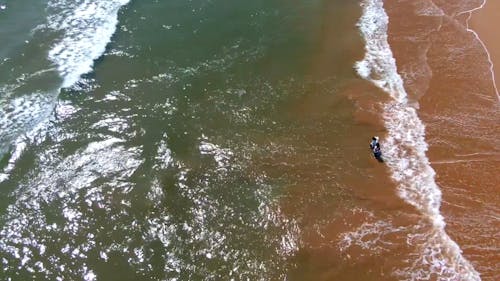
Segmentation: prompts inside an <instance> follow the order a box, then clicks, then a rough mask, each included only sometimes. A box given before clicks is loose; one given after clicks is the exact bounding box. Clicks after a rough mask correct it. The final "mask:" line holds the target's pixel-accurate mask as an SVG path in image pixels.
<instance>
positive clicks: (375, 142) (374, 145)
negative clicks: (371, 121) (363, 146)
mask: <svg viewBox="0 0 500 281" xmlns="http://www.w3.org/2000/svg"><path fill="white" fill-rule="evenodd" d="M377 144H378V137H373V138H372V141H371V142H370V149H371V150H373V149H375V147H376V146H377Z"/></svg>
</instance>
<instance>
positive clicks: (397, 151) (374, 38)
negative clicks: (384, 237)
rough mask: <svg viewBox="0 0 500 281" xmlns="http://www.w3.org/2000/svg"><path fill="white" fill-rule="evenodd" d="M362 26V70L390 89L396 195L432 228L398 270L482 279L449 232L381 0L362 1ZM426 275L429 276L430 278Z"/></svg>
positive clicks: (388, 149)
mask: <svg viewBox="0 0 500 281" xmlns="http://www.w3.org/2000/svg"><path fill="white" fill-rule="evenodd" d="M362 8H363V15H362V17H361V19H360V20H359V23H358V25H359V28H360V30H361V33H362V35H363V37H364V39H365V42H366V46H365V50H366V54H365V57H364V59H363V60H362V61H359V62H357V63H356V65H355V67H356V70H357V72H358V74H359V75H360V76H361V77H362V78H364V79H366V80H369V81H371V82H372V83H374V84H375V85H376V86H377V87H379V88H381V89H382V90H384V91H385V92H386V93H388V94H389V96H390V97H391V100H390V101H388V102H387V103H386V104H385V105H384V112H383V118H384V123H385V127H386V129H387V132H388V133H387V136H386V138H385V140H384V143H385V146H384V148H385V155H386V158H387V159H386V160H387V161H386V162H387V164H388V166H389V168H390V170H391V172H392V178H393V179H394V181H395V182H396V183H397V184H398V195H399V196H400V197H401V198H402V199H404V200H405V201H406V202H408V203H409V204H411V205H413V206H414V207H416V208H417V209H418V210H419V211H420V212H421V213H422V215H423V216H424V217H425V218H426V221H427V222H428V223H429V224H430V225H431V227H430V230H427V231H426V233H422V234H421V235H420V237H419V239H418V241H419V246H418V247H417V248H418V249H417V251H418V255H417V256H415V257H414V259H415V260H414V261H413V262H412V261H410V262H409V263H410V265H409V266H408V268H405V269H398V270H396V272H395V274H396V275H398V276H400V277H402V278H405V279H407V280H422V278H423V279H426V278H429V277H430V276H432V275H434V274H435V276H436V278H437V280H480V277H479V273H478V272H477V271H476V270H475V269H474V268H473V266H472V265H471V264H470V263H469V262H468V261H467V260H466V259H465V258H464V257H463V256H462V254H461V252H462V251H461V249H460V248H459V246H458V245H457V244H456V243H455V242H454V241H453V240H451V238H450V237H449V236H448V235H447V234H446V232H445V222H444V219H443V216H442V215H441V213H440V211H439V208H440V205H441V190H440V189H439V187H438V186H437V184H436V182H435V180H434V176H435V172H434V170H433V169H432V167H431V166H430V164H429V160H428V158H427V156H426V154H425V153H426V151H427V143H426V142H425V126H424V124H423V123H422V121H421V120H420V119H419V118H418V115H417V111H416V109H415V108H414V107H412V106H411V105H410V103H409V102H408V98H407V93H406V91H405V88H404V85H403V80H402V79H401V77H400V75H399V74H398V72H397V67H396V61H395V59H394V57H393V55H392V51H391V49H390V46H389V43H388V42H387V27H388V21H389V19H388V16H387V14H386V12H385V10H384V7H383V1H382V0H365V1H363V2H362ZM426 280H427V279H426Z"/></svg>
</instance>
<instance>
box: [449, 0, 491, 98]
mask: <svg viewBox="0 0 500 281" xmlns="http://www.w3.org/2000/svg"><path fill="white" fill-rule="evenodd" d="M486 2H487V0H483V2H482V3H481V5H479V6H478V7H476V8H473V9H470V10H467V11H463V12H460V13H458V14H457V15H456V16H457V17H458V16H460V15H463V14H469V16H468V17H467V19H466V20H465V29H466V30H467V31H468V32H470V33H472V34H474V37H476V39H477V41H479V43H480V44H481V46H482V47H483V49H484V51H485V52H486V55H487V56H488V62H489V63H490V72H491V79H492V80H493V88H495V93H496V95H497V98H498V102H500V93H499V92H498V87H497V82H496V80H495V69H494V65H493V61H492V60H491V55H490V52H489V51H488V48H487V47H486V44H484V42H483V40H481V38H480V37H479V34H477V32H476V31H475V30H474V29H472V28H470V26H469V21H470V20H471V18H472V14H473V13H474V12H475V11H477V10H480V9H482V8H484V6H485V5H486Z"/></svg>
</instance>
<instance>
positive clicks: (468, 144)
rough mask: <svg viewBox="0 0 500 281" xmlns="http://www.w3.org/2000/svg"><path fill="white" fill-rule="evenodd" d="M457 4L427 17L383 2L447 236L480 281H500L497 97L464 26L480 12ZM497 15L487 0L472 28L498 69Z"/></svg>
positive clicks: (479, 48)
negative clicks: (425, 146) (438, 195)
mask: <svg viewBox="0 0 500 281" xmlns="http://www.w3.org/2000/svg"><path fill="white" fill-rule="evenodd" d="M459 2H460V3H455V4H453V5H451V4H447V3H438V4H436V6H434V7H433V8H432V9H431V8H429V9H428V10H427V13H421V12H420V11H419V10H418V9H417V8H416V6H414V5H413V4H412V3H406V4H405V3H399V2H397V1H387V2H385V7H386V9H387V11H388V14H389V18H390V25H389V41H390V44H391V49H392V51H393V53H394V57H395V58H396V61H397V65H398V72H399V73H400V75H401V76H402V78H403V80H404V83H405V89H406V90H407V92H408V94H409V97H410V98H412V99H414V100H415V101H416V102H418V109H419V110H418V114H419V116H420V118H421V119H422V121H423V122H424V124H425V126H426V132H425V138H426V141H427V143H428V145H429V149H428V151H427V156H428V157H429V160H430V162H431V166H432V168H433V169H434V170H435V172H436V176H435V179H436V183H437V185H438V186H439V188H440V190H441V192H442V202H441V208H440V210H441V213H442V214H443V216H444V219H445V222H446V232H447V234H448V235H449V236H450V237H451V238H452V239H453V240H454V241H455V242H456V243H457V244H458V246H459V247H460V248H461V250H462V251H463V256H464V258H465V259H466V260H468V261H470V262H471V264H472V265H473V266H474V268H475V269H476V270H477V271H478V272H479V274H480V276H481V279H482V280H498V277H499V272H498V268H497V267H496V265H497V264H498V262H499V259H498V249H499V246H500V241H499V240H498V238H493V237H495V235H494V231H495V229H498V227H499V225H498V220H496V219H495V214H498V207H497V206H498V202H499V198H498V196H497V195H496V194H498V183H499V182H500V176H499V175H498V173H495V172H493V171H495V170H498V165H499V162H498V155H499V154H500V152H499V150H498V147H499V145H500V144H499V142H498V139H497V138H498V136H499V135H500V126H499V125H498V124H499V122H498V121H499V120H500V114H499V110H498V108H499V107H498V105H499V104H498V99H497V94H498V93H496V91H495V87H494V83H493V79H492V73H491V69H490V68H491V67H490V62H489V59H488V55H487V53H485V51H484V48H483V45H482V44H481V43H480V42H479V41H478V40H477V38H476V36H475V34H474V33H473V32H472V31H471V30H468V29H467V27H466V26H465V25H464V23H465V21H464V16H468V12H467V11H471V10H474V9H475V8H476V7H477V6H476V7H474V5H475V4H474V3H470V2H467V1H459ZM499 12H500V2H498V1H488V4H487V5H486V6H485V7H484V8H483V9H479V10H474V13H473V16H472V17H471V20H470V21H469V22H470V26H469V27H470V28H473V29H474V30H475V31H476V32H477V34H478V35H479V36H480V38H481V40H482V41H483V42H484V45H486V47H487V48H488V50H489V53H490V55H491V60H492V61H493V63H494V64H496V65H500V40H499V39H498V35H497V34H498V33H497V31H496V30H495V27H497V26H498V24H499V23H500V17H498V15H499ZM457 15H458V16H457ZM461 15H463V16H461ZM465 19H466V18H465ZM409 39H411V40H409ZM496 76H497V81H498V77H499V75H498V73H497V75H496Z"/></svg>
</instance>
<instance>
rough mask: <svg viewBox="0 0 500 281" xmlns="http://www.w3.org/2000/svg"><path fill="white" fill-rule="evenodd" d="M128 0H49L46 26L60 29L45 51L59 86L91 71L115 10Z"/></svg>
mask: <svg viewBox="0 0 500 281" xmlns="http://www.w3.org/2000/svg"><path fill="white" fill-rule="evenodd" d="M129 1H130V0H107V1H91V0H84V1H72V0H55V1H51V2H50V3H49V10H51V11H52V13H53V14H52V15H51V16H49V17H48V24H47V26H48V27H49V28H50V29H52V30H54V31H60V32H62V34H63V35H62V38H61V39H60V40H58V41H57V42H56V43H55V44H54V45H53V47H52V49H51V50H50V51H49V59H50V60H51V61H52V62H54V63H55V64H56V65H57V69H58V71H59V73H60V75H61V77H62V78H63V84H62V87H70V86H72V85H73V84H75V83H76V82H77V81H78V79H79V78H80V76H81V75H83V74H85V73H88V72H90V71H92V67H93V64H94V60H96V59H98V58H99V57H100V56H101V55H102V54H104V52H105V50H106V46H107V45H108V43H109V42H110V41H111V37H112V36H113V34H114V33H115V30H116V26H117V24H118V11H119V9H120V8H121V7H122V6H124V5H126V4H127V3H128V2H129Z"/></svg>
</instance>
